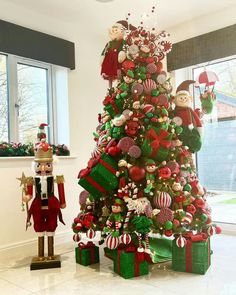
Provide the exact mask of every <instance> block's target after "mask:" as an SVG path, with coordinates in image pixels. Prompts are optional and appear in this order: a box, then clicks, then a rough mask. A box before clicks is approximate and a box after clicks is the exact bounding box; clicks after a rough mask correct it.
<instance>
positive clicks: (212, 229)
mask: <svg viewBox="0 0 236 295" xmlns="http://www.w3.org/2000/svg"><path fill="white" fill-rule="evenodd" d="M215 233H216V228H215V226H212V225H211V226H209V227H208V229H207V234H208V236H213V235H214V234H215Z"/></svg>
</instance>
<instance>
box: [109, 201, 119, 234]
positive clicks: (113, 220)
mask: <svg viewBox="0 0 236 295" xmlns="http://www.w3.org/2000/svg"><path fill="white" fill-rule="evenodd" d="M122 209H123V201H122V200H121V199H115V200H114V203H113V205H112V206H111V210H112V213H111V214H110V216H109V217H108V219H107V221H106V225H107V228H108V229H111V228H112V227H113V226H114V227H115V230H114V232H113V234H112V235H113V236H116V237H118V236H119V229H120V228H121V226H122V221H123V216H122V214H121V212H122Z"/></svg>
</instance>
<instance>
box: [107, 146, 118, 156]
mask: <svg viewBox="0 0 236 295" xmlns="http://www.w3.org/2000/svg"><path fill="white" fill-rule="evenodd" d="M120 152H121V149H120V148H119V147H118V146H111V147H109V148H108V151H107V153H108V154H109V155H110V156H112V157H115V156H117V155H119V154H120Z"/></svg>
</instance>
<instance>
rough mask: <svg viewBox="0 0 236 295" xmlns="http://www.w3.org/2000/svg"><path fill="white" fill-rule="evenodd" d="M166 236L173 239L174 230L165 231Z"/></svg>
mask: <svg viewBox="0 0 236 295" xmlns="http://www.w3.org/2000/svg"><path fill="white" fill-rule="evenodd" d="M164 235H165V236H167V237H171V236H172V235H173V232H172V230H165V231H164Z"/></svg>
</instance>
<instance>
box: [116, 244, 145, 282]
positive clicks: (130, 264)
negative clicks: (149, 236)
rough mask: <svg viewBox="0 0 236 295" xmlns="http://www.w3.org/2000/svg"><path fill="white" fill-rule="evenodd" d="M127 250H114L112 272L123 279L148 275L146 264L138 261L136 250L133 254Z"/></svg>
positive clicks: (143, 261)
mask: <svg viewBox="0 0 236 295" xmlns="http://www.w3.org/2000/svg"><path fill="white" fill-rule="evenodd" d="M126 251H128V250H116V251H115V252H114V253H113V263H114V272H116V273H118V274H119V275H120V276H121V277H123V278H125V279H130V278H133V277H138V276H142V275H147V274H148V263H147V261H145V260H142V261H140V259H139V253H138V252H137V251H136V249H135V250H134V251H133V252H126Z"/></svg>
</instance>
